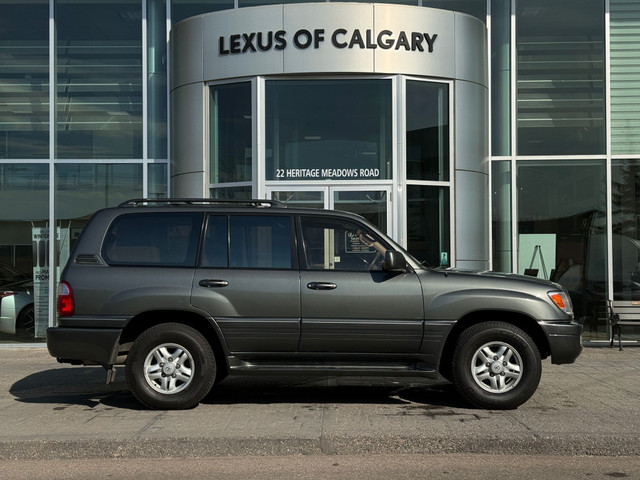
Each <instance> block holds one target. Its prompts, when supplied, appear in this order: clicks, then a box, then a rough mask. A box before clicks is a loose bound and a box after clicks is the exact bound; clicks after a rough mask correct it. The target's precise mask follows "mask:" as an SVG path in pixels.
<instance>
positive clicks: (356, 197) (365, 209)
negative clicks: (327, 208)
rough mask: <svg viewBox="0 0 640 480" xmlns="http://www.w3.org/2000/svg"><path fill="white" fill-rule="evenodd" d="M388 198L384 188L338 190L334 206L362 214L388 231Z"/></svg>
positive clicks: (337, 208)
mask: <svg viewBox="0 0 640 480" xmlns="http://www.w3.org/2000/svg"><path fill="white" fill-rule="evenodd" d="M387 198H388V197H387V192H386V191H384V190H369V191H357V190H356V191H351V190H337V191H334V192H333V208H334V210H343V211H345V212H352V213H356V214H358V215H361V216H363V217H364V218H365V219H367V220H368V221H369V222H370V223H372V224H373V225H375V226H376V227H378V228H379V229H380V230H381V231H382V232H384V233H387Z"/></svg>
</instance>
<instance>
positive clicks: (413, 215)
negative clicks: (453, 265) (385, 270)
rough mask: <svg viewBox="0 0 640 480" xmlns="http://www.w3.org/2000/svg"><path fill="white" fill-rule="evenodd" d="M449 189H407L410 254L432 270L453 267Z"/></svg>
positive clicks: (408, 186)
mask: <svg viewBox="0 0 640 480" xmlns="http://www.w3.org/2000/svg"><path fill="white" fill-rule="evenodd" d="M450 221H451V220H450V209H449V189H448V188H447V187H433V186H426V185H407V247H408V248H407V250H408V251H409V253H411V254H412V255H413V256H414V257H416V258H417V259H418V260H420V261H424V262H426V263H427V264H428V265H431V266H438V265H441V266H450V262H451V258H450V252H451V234H450Z"/></svg>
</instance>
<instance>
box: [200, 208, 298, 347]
mask: <svg viewBox="0 0 640 480" xmlns="http://www.w3.org/2000/svg"><path fill="white" fill-rule="evenodd" d="M292 218H293V217H292V216H290V215H251V214H232V215H211V216H209V218H208V221H207V226H206V229H205V237H204V242H203V247H202V252H201V255H200V260H199V266H198V267H197V269H196V272H195V277H194V280H193V288H192V298H191V303H192V304H193V305H194V306H196V307H198V308H200V309H202V310H204V311H206V312H207V313H208V314H209V315H210V316H211V317H213V318H214V319H215V320H216V322H217V323H218V325H219V326H220V328H221V330H222V332H223V334H224V338H225V340H226V342H227V346H228V348H229V350H230V351H231V352H232V353H243V352H245V353H252V352H253V353H255V352H274V353H291V352H295V351H296V349H297V346H298V340H299V336H300V275H299V272H298V266H297V258H296V255H294V251H293V247H292V245H294V238H295V237H294V234H293V230H294V228H293V220H292Z"/></svg>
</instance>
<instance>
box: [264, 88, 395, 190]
mask: <svg viewBox="0 0 640 480" xmlns="http://www.w3.org/2000/svg"><path fill="white" fill-rule="evenodd" d="M391 113H392V112H391V80H306V81H304V80H300V81H287V80H282V81H267V83H266V157H267V158H266V178H267V180H319V179H333V180H377V179H388V178H391V167H392V165H391V164H392V161H391V159H392V150H391V149H392V119H391Z"/></svg>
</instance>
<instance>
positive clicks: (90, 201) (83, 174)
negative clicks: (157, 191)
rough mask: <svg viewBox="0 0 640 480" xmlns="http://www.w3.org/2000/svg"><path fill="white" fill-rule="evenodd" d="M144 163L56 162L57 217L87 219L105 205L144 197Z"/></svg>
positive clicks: (114, 204) (110, 205) (109, 205)
mask: <svg viewBox="0 0 640 480" xmlns="http://www.w3.org/2000/svg"><path fill="white" fill-rule="evenodd" d="M142 185H143V183H142V165H138V164H126V163H123V164H93V165H87V164H59V165H56V179H55V186H56V196H55V200H56V202H55V214H56V218H57V219H69V221H71V220H80V221H86V220H88V219H89V217H90V216H91V215H93V213H95V212H96V211H97V210H99V209H101V208H106V207H113V206H116V205H119V204H120V203H122V202H124V201H126V200H130V199H132V198H140V197H141V196H142Z"/></svg>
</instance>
